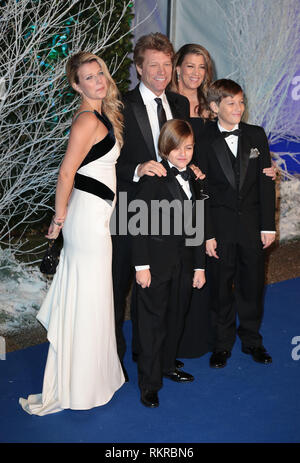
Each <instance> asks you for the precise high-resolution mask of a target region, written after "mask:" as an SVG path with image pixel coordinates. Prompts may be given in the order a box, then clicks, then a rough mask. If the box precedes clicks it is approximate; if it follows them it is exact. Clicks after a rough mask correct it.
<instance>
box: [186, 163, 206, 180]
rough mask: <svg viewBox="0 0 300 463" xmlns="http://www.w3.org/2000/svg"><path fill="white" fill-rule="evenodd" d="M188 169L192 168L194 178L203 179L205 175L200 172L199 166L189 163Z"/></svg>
mask: <svg viewBox="0 0 300 463" xmlns="http://www.w3.org/2000/svg"><path fill="white" fill-rule="evenodd" d="M189 168H190V169H192V171H193V172H194V174H195V176H196V180H198V178H199V179H200V180H204V179H205V177H206V175H205V174H204V173H203V172H202V170H200V169H199V167H197V166H195V165H194V164H191V165H190V166H189Z"/></svg>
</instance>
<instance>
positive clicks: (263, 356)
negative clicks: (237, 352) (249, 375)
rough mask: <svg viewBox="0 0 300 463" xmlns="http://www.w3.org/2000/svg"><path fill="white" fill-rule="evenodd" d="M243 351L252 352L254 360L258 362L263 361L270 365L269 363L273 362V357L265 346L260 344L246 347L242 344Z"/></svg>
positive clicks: (245, 352)
mask: <svg viewBox="0 0 300 463" xmlns="http://www.w3.org/2000/svg"><path fill="white" fill-rule="evenodd" d="M242 352H244V354H250V355H252V358H253V360H255V362H258V363H263V364H264V365H268V364H269V363H272V357H271V355H270V354H268V352H267V351H266V349H265V348H264V346H258V347H245V346H242Z"/></svg>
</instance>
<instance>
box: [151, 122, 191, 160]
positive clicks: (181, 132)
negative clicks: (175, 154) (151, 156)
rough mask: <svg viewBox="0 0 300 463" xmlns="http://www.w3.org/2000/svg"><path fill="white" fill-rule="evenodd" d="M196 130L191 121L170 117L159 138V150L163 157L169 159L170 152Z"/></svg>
mask: <svg viewBox="0 0 300 463" xmlns="http://www.w3.org/2000/svg"><path fill="white" fill-rule="evenodd" d="M190 135H191V136H192V138H193V143H194V132H193V129H192V127H191V125H190V124H189V122H187V121H184V120H183V119H170V120H169V121H167V122H166V123H165V124H164V125H163V126H162V129H161V131H160V134H159V139H158V152H159V155H160V157H161V158H163V159H168V156H169V154H170V153H171V151H173V150H174V149H176V148H178V147H179V146H180V145H181V143H182V142H183V141H184V140H185V139H186V138H188V137H189V136H190Z"/></svg>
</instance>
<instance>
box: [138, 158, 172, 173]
mask: <svg viewBox="0 0 300 463" xmlns="http://www.w3.org/2000/svg"><path fill="white" fill-rule="evenodd" d="M137 174H138V176H139V177H143V176H144V175H149V176H150V177H154V175H157V176H158V177H165V176H166V175H167V171H166V169H165V168H164V166H163V165H162V164H161V163H160V162H157V161H147V162H143V163H142V164H140V165H139V167H138V170H137Z"/></svg>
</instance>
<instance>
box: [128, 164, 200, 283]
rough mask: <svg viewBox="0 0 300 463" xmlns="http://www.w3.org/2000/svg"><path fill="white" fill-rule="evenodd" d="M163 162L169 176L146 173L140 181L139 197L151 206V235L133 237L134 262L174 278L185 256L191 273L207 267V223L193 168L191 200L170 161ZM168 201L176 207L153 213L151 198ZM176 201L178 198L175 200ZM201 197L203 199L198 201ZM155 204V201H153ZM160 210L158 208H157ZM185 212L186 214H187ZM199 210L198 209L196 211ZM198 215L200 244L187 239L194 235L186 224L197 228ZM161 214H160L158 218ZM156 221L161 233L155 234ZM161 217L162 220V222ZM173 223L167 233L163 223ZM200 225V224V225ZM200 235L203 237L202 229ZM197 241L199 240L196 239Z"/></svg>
mask: <svg viewBox="0 0 300 463" xmlns="http://www.w3.org/2000/svg"><path fill="white" fill-rule="evenodd" d="M161 163H162V165H163V166H164V167H165V169H166V170H167V176H166V177H158V176H155V177H149V176H147V177H146V176H145V178H143V179H142V180H141V181H140V182H139V183H140V185H139V190H138V191H137V194H136V199H141V200H143V202H144V203H145V204H146V205H147V208H148V234H144V235H142V234H139V235H137V236H133V237H132V263H133V265H135V266H136V265H148V264H149V265H150V271H152V272H154V273H155V274H156V275H157V274H159V275H161V276H162V278H163V279H170V277H171V275H172V269H173V268H174V265H176V263H177V262H178V260H179V259H181V261H182V263H183V268H184V269H186V270H187V271H189V272H191V271H193V270H194V269H196V268H201V269H204V267H205V250H204V243H203V238H204V224H203V218H204V214H203V213H202V210H203V204H202V205H201V204H200V202H199V201H200V199H199V198H200V188H199V183H198V182H197V181H196V180H195V176H194V174H193V172H192V170H191V169H189V168H188V169H189V170H190V173H191V177H192V178H191V180H190V188H191V191H192V193H193V196H192V198H191V199H188V197H187V196H186V194H185V193H184V191H183V189H182V187H181V185H180V184H179V182H178V180H177V179H176V177H175V176H174V174H173V173H172V172H171V170H170V167H169V164H168V162H167V161H165V160H162V161H161ZM162 200H166V201H167V202H168V204H170V203H172V207H170V208H169V209H168V208H166V209H165V208H161V209H160V210H159V213H158V214H157V213H155V214H153V215H152V216H151V201H156V204H157V203H158V202H159V201H162ZM174 200H176V201H174ZM196 200H199V201H196ZM184 201H187V202H189V206H190V207H189V208H188V209H187V210H186V211H185V210H184ZM152 204H153V203H152ZM156 210H157V209H156ZM184 211H185V213H184ZM196 211H197V212H196ZM198 213H199V216H198V224H199V222H200V218H201V227H202V228H203V233H202V236H201V238H202V239H201V241H202V243H201V242H198V245H197V246H194V245H189V243H187V241H186V238H188V239H191V238H194V237H195V235H191V234H190V232H189V231H188V232H187V228H185V224H187V223H189V224H190V225H192V226H193V227H195V225H196V214H198ZM158 216H159V217H158ZM178 217H179V218H180V220H181V224H182V226H181V234H179V233H178V228H177V229H176V225H175V222H176V224H177V226H178ZM154 220H155V222H156V224H159V227H157V234H151V229H152V228H151V227H152V223H153V221H154ZM158 220H159V221H158ZM166 223H169V224H170V232H169V233H167V234H166V233H165V230H166V229H165V228H163V227H164V225H163V224H166ZM198 228H200V227H198ZM198 231H199V236H200V230H198ZM194 243H195V242H194Z"/></svg>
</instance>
